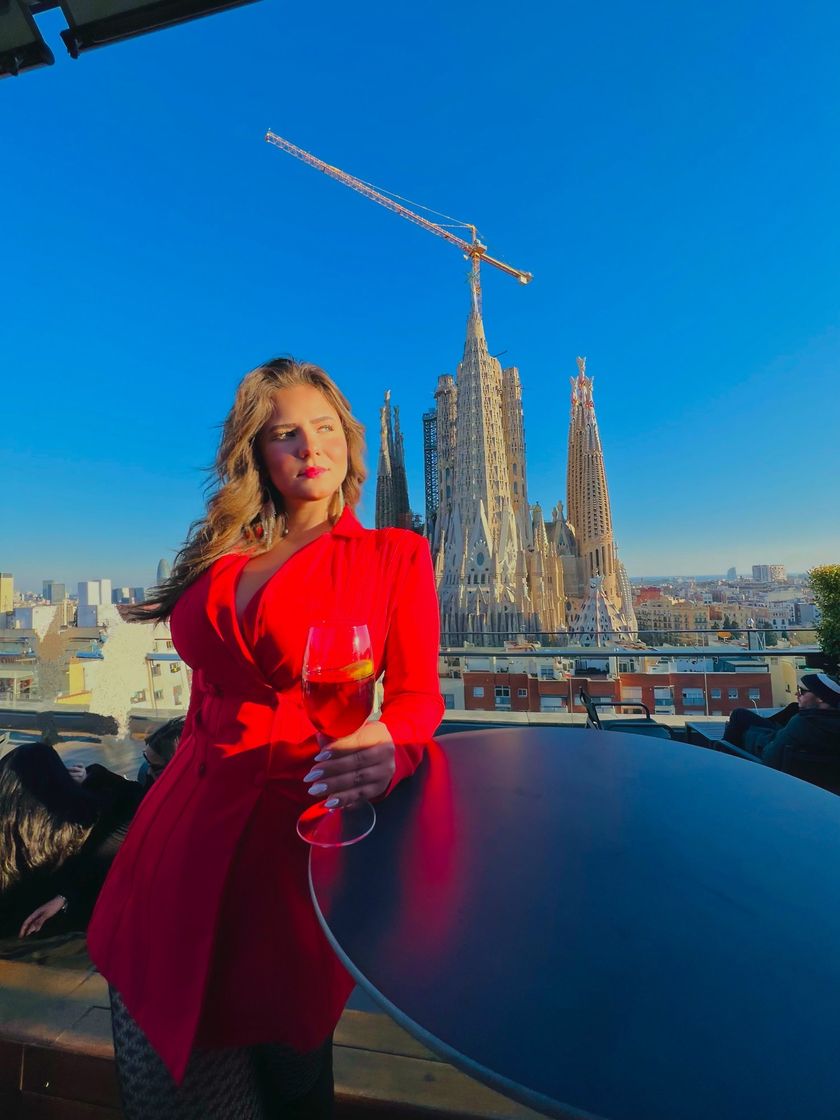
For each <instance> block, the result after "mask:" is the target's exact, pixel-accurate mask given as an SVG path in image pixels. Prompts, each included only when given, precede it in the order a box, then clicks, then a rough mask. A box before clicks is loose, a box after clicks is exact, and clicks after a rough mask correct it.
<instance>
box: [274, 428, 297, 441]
mask: <svg viewBox="0 0 840 1120" xmlns="http://www.w3.org/2000/svg"><path fill="white" fill-rule="evenodd" d="M294 434H295V430H294V428H290V429H289V430H288V431H287V432H275V433H274V438H275V439H289V437H290V436H293V435H294Z"/></svg>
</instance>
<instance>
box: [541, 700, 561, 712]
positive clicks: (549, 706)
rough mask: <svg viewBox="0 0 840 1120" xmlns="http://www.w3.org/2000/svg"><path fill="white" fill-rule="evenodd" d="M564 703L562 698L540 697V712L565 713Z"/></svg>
mask: <svg viewBox="0 0 840 1120" xmlns="http://www.w3.org/2000/svg"><path fill="white" fill-rule="evenodd" d="M565 710H566V701H565V699H564V697H562V696H541V697H540V711H541V712H565Z"/></svg>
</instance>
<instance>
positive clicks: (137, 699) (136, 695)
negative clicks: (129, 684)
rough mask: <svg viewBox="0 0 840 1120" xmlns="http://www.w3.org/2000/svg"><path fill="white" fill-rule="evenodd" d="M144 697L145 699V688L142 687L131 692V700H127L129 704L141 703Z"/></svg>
mask: <svg viewBox="0 0 840 1120" xmlns="http://www.w3.org/2000/svg"><path fill="white" fill-rule="evenodd" d="M145 699H146V690H145V688H142V689H141V690H140V691H139V692H133V693H132V694H131V700H130V701H129V703H130V704H142V703H143V701H144V700H145Z"/></svg>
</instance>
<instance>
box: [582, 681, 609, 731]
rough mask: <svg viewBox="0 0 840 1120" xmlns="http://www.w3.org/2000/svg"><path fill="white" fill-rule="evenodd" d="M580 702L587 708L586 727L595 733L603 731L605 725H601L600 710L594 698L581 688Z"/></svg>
mask: <svg viewBox="0 0 840 1120" xmlns="http://www.w3.org/2000/svg"><path fill="white" fill-rule="evenodd" d="M580 702H581V704H583V706H584V708H586V726H587V727H591V728H593V729H594V730H595V731H603V730H604V725H603V724H602V723H601V717H600V716H599V715H598V709H597V708H596V707H595V704H594V702H593V700H592V697H591V696H590V695H589V693H588V692H587V691H586V689H585V688H583V687H581V690H580Z"/></svg>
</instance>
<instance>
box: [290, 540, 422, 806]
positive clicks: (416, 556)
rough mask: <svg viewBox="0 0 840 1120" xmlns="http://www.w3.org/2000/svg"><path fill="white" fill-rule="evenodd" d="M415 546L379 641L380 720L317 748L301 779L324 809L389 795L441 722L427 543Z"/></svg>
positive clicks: (399, 578)
mask: <svg viewBox="0 0 840 1120" xmlns="http://www.w3.org/2000/svg"><path fill="white" fill-rule="evenodd" d="M416 542H417V543H416V545H415V546H414V548H413V549H412V552H411V555H410V556H409V557H407V559H406V560H405V562H404V563H403V564H401V565H400V566H399V570H398V571H396V572H395V573H394V575H393V578H394V581H395V584H396V587H397V591H396V593H395V606H394V610H393V613H392V616H391V624H390V627H389V630H388V635H387V638H386V640H385V657H384V663H385V695H384V699H383V703H382V712H381V714H380V717H379V719H378V720H377V721H375V722H373V723H365V724H363V725H362V726H361V727H360V728H359V730H358V731H356V732H354V734H353V735H348V736H346V737H345V738H344V739H336V740H334V741H333V742H332V743H331V742H329V741H324V749H323V750H322V751H321V753H320V754H318V755H317V756H316V758H315V761H314V764H313V768H312V770H310V772H309V773H308V774H307V775H306V778H305V779H304V781H306V782H311V783H312V785H311V786H310V788H309V792H310V794H311V795H312V796H313V797H318V798H323V797H325V798H327V804H328V805H329V806H330V808H336V807H338V806H339V805H342V806H344V805H350V804H352V803H353V802H354V801H360V800H365V801H372V800H374V799H377V798H380V797H384V796H385V795H386V794H388V793H390V792H391V790H392V789H393V788H394V786H395V785H396V784H397V783H398V782H399V781H401V780H402V779H403V778H405V777H407V776H408V775H409V774H412V773H414V771H415V770H416V769H417V767H418V765H419V763H420V759H421V758H422V757H423V751H424V750H425V745H426V743H427V742H428V741H429V740H430V739H431V737H432V736H433V735H434V733H435V731H436V730H437V727H438V724H439V723H440V719H441V716H442V715H443V700H442V699H441V695H440V686H439V684H438V644H439V639H440V622H439V620H438V602H437V593H436V591H435V580H434V572H433V571H432V560H431V555H430V553H429V546H428V544H427V543H426V541H425V540H423V538H422V537H417V538H416ZM410 543H412V544H413V543H414V542H413V541H411V542H410ZM333 745H334V747H335V749H332V747H333ZM331 802H333V804H331Z"/></svg>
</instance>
